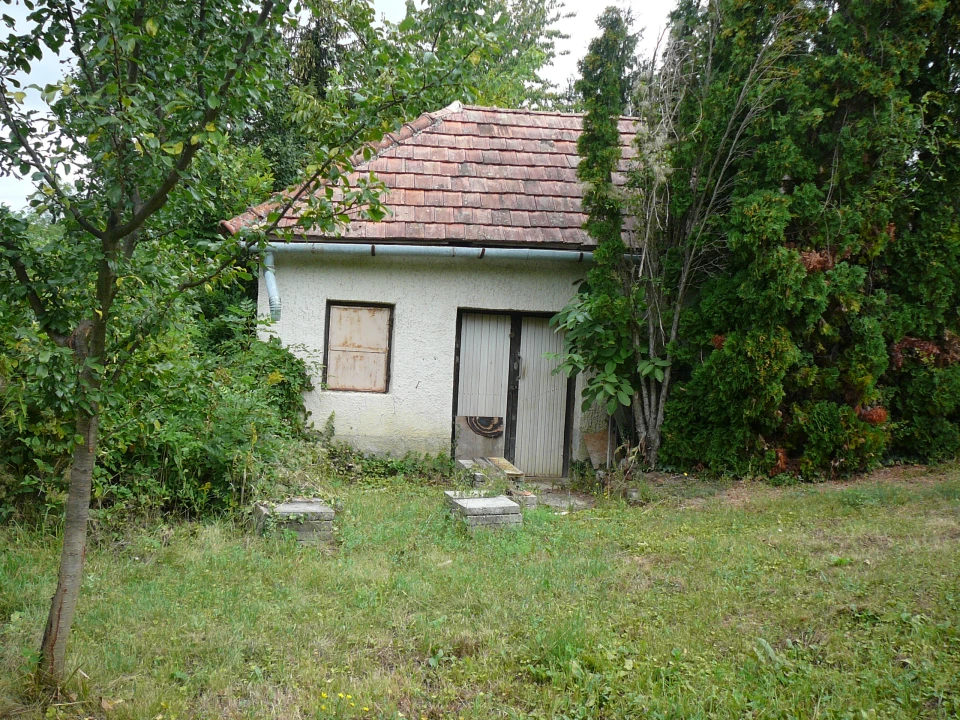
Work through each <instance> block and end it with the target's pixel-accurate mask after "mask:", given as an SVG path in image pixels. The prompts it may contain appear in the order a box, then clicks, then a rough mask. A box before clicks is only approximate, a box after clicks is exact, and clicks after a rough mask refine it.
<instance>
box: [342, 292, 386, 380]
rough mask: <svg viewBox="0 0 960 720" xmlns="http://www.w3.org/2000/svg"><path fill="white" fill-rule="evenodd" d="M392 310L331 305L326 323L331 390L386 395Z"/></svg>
mask: <svg viewBox="0 0 960 720" xmlns="http://www.w3.org/2000/svg"><path fill="white" fill-rule="evenodd" d="M392 313H393V309H392V308H389V307H365V306H359V305H335V304H331V305H330V312H329V315H328V322H327V371H326V383H327V388H328V389H329V390H354V391H358V392H379V393H385V392H386V391H387V378H388V374H389V368H390V324H391V316H392Z"/></svg>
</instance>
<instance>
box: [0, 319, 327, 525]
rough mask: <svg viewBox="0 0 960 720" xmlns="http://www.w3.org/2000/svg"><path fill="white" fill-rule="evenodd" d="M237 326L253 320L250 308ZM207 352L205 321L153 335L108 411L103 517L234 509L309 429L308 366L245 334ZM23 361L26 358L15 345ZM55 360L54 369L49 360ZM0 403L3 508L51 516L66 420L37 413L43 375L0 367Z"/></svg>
mask: <svg viewBox="0 0 960 720" xmlns="http://www.w3.org/2000/svg"><path fill="white" fill-rule="evenodd" d="M236 310H237V313H238V314H237V316H236V317H238V318H239V317H252V314H253V311H252V307H250V306H249V303H248V302H247V303H244V304H243V305H241V306H238V307H237V308H236ZM235 324H236V326H237V328H241V329H239V330H238V331H237V332H235V333H233V335H232V337H228V338H225V339H223V341H222V342H220V343H219V345H218V348H217V352H211V351H209V350H207V351H204V350H203V349H202V344H201V343H200V342H198V339H202V330H201V327H200V326H201V325H202V321H191V322H188V323H185V324H183V325H181V326H179V327H178V328H175V329H173V330H170V331H168V332H166V333H164V334H163V335H162V336H161V337H157V338H155V339H154V340H153V341H152V342H151V343H149V344H148V345H147V346H146V347H144V348H143V349H142V351H141V353H140V354H139V355H138V358H137V365H136V366H135V367H130V368H128V370H127V372H126V373H125V375H124V376H123V380H122V381H121V385H120V393H119V395H120V397H121V398H122V400H121V401H120V402H118V403H116V404H114V405H112V406H109V407H105V408H104V409H103V414H102V416H103V420H102V442H101V451H100V456H99V463H98V466H97V468H96V472H95V477H94V507H95V508H96V509H97V510H98V511H99V512H100V513H101V514H103V513H107V514H113V513H118V512H120V511H123V510H129V509H136V510H146V509H162V510H170V511H178V512H186V513H190V514H198V513H205V512H209V511H211V510H215V509H218V508H225V507H230V506H233V505H236V504H238V503H239V502H240V501H241V499H243V498H244V496H247V497H249V495H248V493H249V492H250V490H251V489H252V488H253V487H254V486H255V485H257V484H258V483H259V482H260V481H261V479H262V478H263V476H264V475H267V476H269V474H270V473H271V472H272V467H273V465H274V464H275V463H276V462H277V461H278V460H280V459H281V458H282V457H283V454H284V450H285V448H286V447H287V446H288V445H289V443H290V442H291V441H294V440H296V439H297V438H299V437H300V436H301V435H302V434H303V432H304V430H305V428H306V423H307V417H306V414H305V412H304V408H303V398H302V393H303V392H304V391H305V390H307V389H309V388H310V380H309V374H308V371H307V370H308V368H307V364H306V362H305V361H304V360H303V359H301V358H298V357H296V356H295V355H294V354H293V353H291V352H290V351H289V350H287V349H286V348H284V347H282V346H281V344H280V342H279V340H277V339H276V338H271V339H270V340H268V341H261V340H259V339H257V338H256V337H255V336H254V335H253V334H252V332H251V329H250V328H249V326H245V324H244V323H242V322H239V321H238V322H236V323H235ZM18 351H19V352H25V353H29V352H32V347H31V346H30V344H29V343H21V344H20V345H19V346H18ZM51 361H52V360H51ZM5 364H6V368H7V373H5V375H4V377H5V378H6V380H5V387H4V388H3V392H2V394H0V403H2V404H0V407H2V408H3V412H2V414H0V465H2V467H3V471H2V475H0V507H3V508H5V510H4V511H3V512H5V513H6V514H9V513H10V512H12V510H13V507H14V504H15V503H19V504H20V506H21V507H28V506H33V507H37V508H48V509H51V508H57V507H58V506H59V505H60V504H61V502H62V501H63V499H64V493H65V490H66V477H65V475H66V470H67V468H68V465H69V460H70V450H71V445H72V434H71V431H70V423H71V418H70V417H69V416H64V415H58V414H56V413H55V411H54V408H51V407H49V405H47V406H44V404H43V403H44V398H46V397H47V395H46V394H45V393H42V392H40V388H39V387H38V384H41V383H42V380H43V378H36V377H25V376H23V375H18V374H17V372H16V370H17V368H18V367H19V364H18V363H17V361H16V356H13V357H12V358H11V357H9V356H8V357H7V358H5Z"/></svg>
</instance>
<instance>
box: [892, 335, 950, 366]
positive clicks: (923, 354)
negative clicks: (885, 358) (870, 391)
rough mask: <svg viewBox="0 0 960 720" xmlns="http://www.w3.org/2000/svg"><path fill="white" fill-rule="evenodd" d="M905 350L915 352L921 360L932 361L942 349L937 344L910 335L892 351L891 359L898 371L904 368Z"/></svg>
mask: <svg viewBox="0 0 960 720" xmlns="http://www.w3.org/2000/svg"><path fill="white" fill-rule="evenodd" d="M904 350H912V351H914V353H916V355H917V356H918V357H919V358H920V359H921V360H930V359H931V358H935V357H937V356H938V355H940V347H939V346H938V345H937V344H936V343H935V342H931V341H929V340H921V339H920V338H915V337H910V336H909V335H908V336H906V337H904V338H903V340H901V341H900V342H898V343H897V344H896V345H894V346H893V348H891V350H890V359H891V360H893V365H894V367H896V368H897V369H898V370H899V369H900V368H902V367H903V351H904Z"/></svg>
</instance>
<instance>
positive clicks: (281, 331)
mask: <svg viewBox="0 0 960 720" xmlns="http://www.w3.org/2000/svg"><path fill="white" fill-rule="evenodd" d="M587 268H588V266H587V265H586V264H581V263H573V262H564V261H541V262H529V261H524V262H515V261H504V260H490V259H484V260H476V259H468V258H399V257H356V256H350V257H344V256H329V255H328V256H309V255H304V254H295V253H284V252H282V251H281V252H278V253H277V254H276V277H277V284H278V285H279V288H280V297H281V299H282V302H283V312H282V316H281V319H280V321H279V322H277V323H275V324H274V325H273V326H272V327H271V328H270V329H269V332H273V333H276V334H278V335H279V337H280V338H281V340H282V341H283V342H284V343H285V344H287V345H290V346H299V347H297V349H296V351H297V352H298V353H300V354H306V355H309V356H310V357H311V358H312V359H313V360H315V361H316V362H317V363H318V364H319V363H320V362H322V359H323V343H324V336H325V328H324V321H325V315H326V305H327V301H328V300H333V301H344V302H351V301H353V302H376V303H389V304H392V305H394V316H393V347H392V350H391V357H390V363H391V367H390V387H389V391H388V392H387V393H385V394H377V393H356V392H341V391H324V390H321V389H319V387H320V380H321V377H322V375H321V374H320V372H319V368H318V369H317V374H316V375H315V378H314V381H315V384H316V386H317V389H316V390H314V391H312V392H310V393H308V395H307V397H306V406H307V409H308V410H309V411H310V412H311V414H312V417H311V420H312V421H313V422H314V423H315V424H316V425H317V426H318V427H321V426H322V425H323V423H324V422H325V421H326V419H327V417H329V415H330V413H336V415H335V428H336V434H337V437H338V438H339V439H341V440H345V441H348V442H350V443H351V444H353V445H355V446H356V447H358V448H360V449H363V450H365V451H369V452H377V453H392V454H402V453H404V452H407V451H416V452H430V453H437V452H449V451H450V429H451V414H452V410H453V380H454V378H453V375H454V351H455V344H456V323H457V310H458V308H471V309H478V310H513V311H524V312H556V311H558V310H560V309H561V308H562V307H563V306H564V305H565V304H566V303H567V302H568V301H569V299H570V298H571V297H572V296H573V294H574V292H575V291H576V285H577V282H578V281H579V280H582V279H583V278H584V277H585V275H586V272H587ZM259 314H260V316H261V317H269V305H268V303H267V294H266V288H265V286H264V284H263V279H262V276H261V280H260V293H259ZM573 431H574V433H573V448H572V455H571V456H572V457H573V458H575V459H577V458H580V457H583V453H582V448H581V441H580V393H579V388H578V392H577V399H576V403H575V409H574V428H573Z"/></svg>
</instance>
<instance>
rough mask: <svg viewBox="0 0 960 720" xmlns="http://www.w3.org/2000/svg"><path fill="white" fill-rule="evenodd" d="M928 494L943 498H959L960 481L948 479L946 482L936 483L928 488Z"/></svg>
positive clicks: (955, 499)
mask: <svg viewBox="0 0 960 720" xmlns="http://www.w3.org/2000/svg"><path fill="white" fill-rule="evenodd" d="M929 493H930V494H933V495H934V496H935V497H938V498H943V499H944V500H952V501H954V502H955V501H957V500H960V481H957V480H948V481H947V482H942V483H937V484H936V485H934V486H933V487H932V488H930V490H929Z"/></svg>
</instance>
